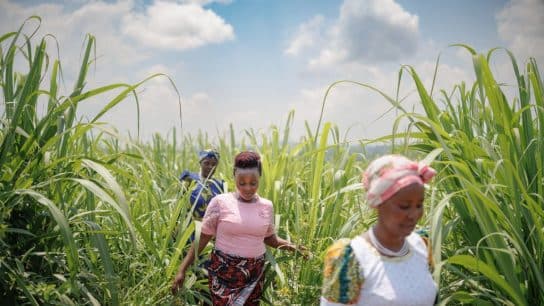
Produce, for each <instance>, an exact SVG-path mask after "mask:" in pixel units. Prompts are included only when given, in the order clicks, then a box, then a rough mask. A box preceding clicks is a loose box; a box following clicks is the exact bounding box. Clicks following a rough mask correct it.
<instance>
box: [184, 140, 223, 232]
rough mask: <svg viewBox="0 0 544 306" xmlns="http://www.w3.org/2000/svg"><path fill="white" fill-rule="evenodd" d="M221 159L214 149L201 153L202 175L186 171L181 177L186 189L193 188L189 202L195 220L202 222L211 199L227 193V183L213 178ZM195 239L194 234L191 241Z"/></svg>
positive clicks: (190, 190)
mask: <svg viewBox="0 0 544 306" xmlns="http://www.w3.org/2000/svg"><path fill="white" fill-rule="evenodd" d="M219 158H220V156H219V152H217V151H215V150H213V149H208V150H203V151H200V152H199V153H198V160H199V164H200V173H196V172H190V171H188V170H185V171H183V172H182V173H181V175H180V176H179V179H180V181H181V182H183V183H184V185H185V187H184V188H191V189H189V190H188V191H189V192H190V193H191V195H190V197H189V202H190V204H191V208H190V209H191V213H192V217H193V220H198V221H200V220H202V217H204V213H205V212H206V208H207V207H208V203H210V201H211V199H212V198H213V197H215V196H216V195H218V194H221V193H223V192H224V191H225V186H224V185H225V182H224V181H223V180H219V179H215V178H213V175H214V173H215V169H217V165H218V164H219ZM193 239H194V233H193V234H192V235H191V241H193Z"/></svg>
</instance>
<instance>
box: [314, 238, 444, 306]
mask: <svg viewBox="0 0 544 306" xmlns="http://www.w3.org/2000/svg"><path fill="white" fill-rule="evenodd" d="M406 239H407V242H408V244H409V246H410V252H409V253H408V254H407V255H405V256H402V257H386V256H382V255H380V254H379V253H378V251H377V250H376V249H375V248H374V246H372V245H371V244H370V243H369V242H368V241H367V240H366V239H364V238H363V237H362V236H357V237H356V238H354V239H352V240H351V243H350V246H351V248H352V250H353V254H354V257H355V258H356V260H357V261H358V265H359V270H360V273H361V274H362V279H363V280H364V281H363V284H362V287H361V289H360V293H359V297H358V299H357V303H355V304H342V303H336V302H333V301H329V300H327V299H326V298H324V297H321V305H322V306H332V305H368V306H381V305H384V306H385V305H387V306H394V305H399V306H401V305H402V306H410V305H414V306H416V305H433V303H434V300H435V297H436V293H437V286H436V284H435V282H434V281H433V279H432V276H431V273H430V272H429V261H428V250H427V245H426V244H425V242H424V241H423V239H422V238H421V236H419V235H418V234H416V233H412V234H410V235H409V236H408V237H407V238H406Z"/></svg>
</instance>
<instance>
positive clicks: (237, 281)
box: [208, 249, 265, 306]
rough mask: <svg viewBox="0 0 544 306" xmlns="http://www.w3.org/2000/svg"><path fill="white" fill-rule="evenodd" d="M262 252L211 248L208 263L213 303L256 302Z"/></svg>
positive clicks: (261, 276) (260, 287)
mask: <svg viewBox="0 0 544 306" xmlns="http://www.w3.org/2000/svg"><path fill="white" fill-rule="evenodd" d="M264 257H265V256H264V254H263V255H261V256H259V257H256V258H245V257H238V256H234V255H229V254H226V253H224V252H221V251H219V250H216V249H214V250H213V252H212V255H211V259H210V262H209V263H208V280H209V287H210V293H211V298H212V302H213V305H229V306H230V305H232V306H238V305H239V306H243V305H247V306H253V305H259V299H260V298H261V295H262V293H263V284H264V263H265V260H264Z"/></svg>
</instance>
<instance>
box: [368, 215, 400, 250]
mask: <svg viewBox="0 0 544 306" xmlns="http://www.w3.org/2000/svg"><path fill="white" fill-rule="evenodd" d="M370 230H371V231H372V230H373V231H374V235H375V236H376V238H377V239H378V241H379V242H380V243H381V244H382V245H383V246H384V247H386V248H388V249H389V250H391V251H394V252H396V251H399V250H400V249H401V248H402V246H403V245H404V240H405V237H404V236H398V235H394V234H392V233H390V232H389V231H388V230H387V229H386V228H385V226H383V225H381V224H380V223H379V222H378V223H377V224H376V225H375V226H374V227H371V228H370Z"/></svg>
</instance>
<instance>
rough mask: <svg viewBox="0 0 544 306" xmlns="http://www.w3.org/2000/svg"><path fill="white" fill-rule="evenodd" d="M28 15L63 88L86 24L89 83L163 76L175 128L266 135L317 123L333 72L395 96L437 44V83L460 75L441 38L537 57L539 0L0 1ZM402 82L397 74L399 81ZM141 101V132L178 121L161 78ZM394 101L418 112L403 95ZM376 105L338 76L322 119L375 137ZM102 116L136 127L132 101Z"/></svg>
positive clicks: (499, 61)
mask: <svg viewBox="0 0 544 306" xmlns="http://www.w3.org/2000/svg"><path fill="white" fill-rule="evenodd" d="M31 14H38V15H40V16H41V17H42V18H43V21H42V25H41V29H40V34H41V35H43V34H45V33H51V34H54V35H55V36H56V37H57V39H58V41H59V43H60V48H61V50H60V52H61V61H62V62H63V64H64V67H65V70H66V71H65V72H66V75H65V79H66V83H67V84H68V85H67V88H68V89H69V88H70V84H71V83H72V82H73V79H74V78H75V72H76V71H77V69H78V68H79V65H78V61H79V58H80V52H81V46H82V41H83V38H84V36H85V34H86V33H92V34H93V35H95V36H96V38H97V55H98V56H99V58H98V61H97V65H96V70H94V71H93V72H92V74H91V75H90V78H89V83H88V88H92V87H95V86H99V85H104V84H109V83H114V82H137V81H139V80H141V79H143V78H144V77H145V76H147V75H150V74H152V73H155V72H162V73H167V74H168V75H170V76H171V77H172V79H173V81H174V83H175V85H176V87H177V88H178V90H179V91H180V92H181V95H182V109H183V129H184V132H185V133H193V134H194V133H196V132H197V131H198V130H202V131H205V132H207V133H208V134H209V135H210V136H211V137H212V138H213V137H221V135H223V133H224V131H225V130H226V128H227V127H228V125H229V124H230V123H232V124H233V125H234V127H235V128H236V129H237V130H238V131H239V133H240V135H241V134H242V131H243V130H244V129H248V128H251V129H254V130H256V131H263V132H266V131H268V128H269V127H270V126H271V125H279V126H282V125H283V123H284V122H285V119H286V116H287V114H288V112H289V111H290V110H295V122H294V125H293V138H294V139H296V137H298V136H300V135H303V134H304V128H303V127H304V122H305V121H308V122H309V123H310V125H312V126H313V125H315V124H316V122H317V119H318V115H319V109H320V107H321V100H322V99H323V95H324V93H325V90H326V89H327V86H328V85H330V84H331V83H332V82H334V81H336V80H341V79H350V80H354V81H360V82H363V83H367V84H370V85H373V86H375V87H377V88H379V89H381V90H383V91H385V92H386V93H388V94H391V95H393V94H394V92H395V86H396V80H397V73H398V70H399V68H400V66H401V65H403V64H409V65H412V66H414V67H415V68H416V70H417V71H418V73H419V74H420V75H421V77H422V79H423V80H424V82H425V84H427V86H430V83H431V80H432V73H433V71H434V64H435V61H436V57H437V56H438V55H439V54H442V57H441V65H440V67H439V75H438V86H439V87H440V88H445V89H446V90H449V89H450V88H451V87H452V84H456V83H459V82H461V81H466V82H472V81H473V80H474V77H473V72H472V69H471V66H470V57H469V56H468V53H466V52H464V51H463V50H462V49H460V48H448V45H449V44H452V43H466V44H469V45H471V46H472V47H474V48H476V49H477V50H478V51H481V52H485V51H487V50H488V49H490V48H493V47H497V46H500V47H506V48H509V49H510V50H511V51H513V52H514V53H515V54H516V56H517V57H518V60H519V61H520V62H521V63H523V62H524V61H525V60H526V59H527V57H528V56H533V57H536V58H537V61H538V62H539V63H542V62H544V31H543V30H541V28H543V27H542V26H543V25H544V1H542V0H508V1H507V0H480V1H468V0H463V1H431V0H419V1H407V0H397V1H393V0H342V1H337V0H326V1H325V0H323V1H317V0H314V1H309V0H308V1H302V0H291V1H286V0H277V1H264V0H221V1H213V0H178V1H137V0H134V1H85V0H78V1H33V0H25V1H14V0H7V1H6V0H4V1H0V28H1V29H3V31H2V32H7V31H10V30H15V29H16V28H17V27H18V26H19V25H20V24H21V22H22V21H23V20H24V19H25V18H26V17H28V16H30V15H31ZM28 31H30V30H28ZM51 45H52V44H51ZM51 50H52V49H51ZM492 66H493V68H494V70H495V71H496V73H497V78H498V79H499V80H501V81H505V82H511V81H512V75H511V69H509V66H508V60H507V58H506V56H504V54H500V53H499V54H498V55H497V57H496V58H495V59H494V61H493V65H492ZM412 91H413V85H412V84H411V82H409V80H408V79H406V80H405V81H404V82H403V83H402V86H401V92H402V93H404V94H410V93H411V92H412ZM108 98H109V97H108V96H103V97H100V98H98V99H95V100H93V101H91V102H89V103H86V104H85V105H82V107H81V109H80V116H81V117H82V118H88V117H91V116H92V115H93V114H96V112H98V111H99V110H100V109H101V107H103V106H104V105H105V104H106V103H107V101H108ZM140 98H141V106H142V122H141V127H142V132H143V136H144V137H149V135H151V134H152V133H155V132H158V133H162V134H164V135H166V134H167V132H168V131H169V130H170V129H171V127H173V126H179V122H178V120H179V117H178V116H179V115H178V106H177V98H176V95H175V91H174V90H173V89H172V87H171V85H169V82H168V81H167V80H166V79H164V78H163V79H157V80H154V81H151V82H149V83H147V84H146V85H145V86H143V87H142V89H141V91H140ZM405 103H406V106H407V107H408V108H414V109H415V110H416V111H418V109H419V108H418V104H417V96H416V95H415V94H413V93H412V94H410V95H409V96H408V99H406V102H405ZM388 108H389V105H388V103H387V102H386V101H385V100H384V99H383V98H380V97H379V96H378V95H377V94H376V93H373V92H372V91H369V90H366V89H363V88H359V87H354V86H339V87H337V88H336V89H334V90H333V92H332V94H331V96H330V97H329V100H328V101H327V106H326V109H325V111H326V112H325V120H327V121H331V122H333V123H335V124H337V125H338V126H339V127H340V128H341V130H342V131H343V132H344V131H348V129H349V133H348V138H349V139H350V140H354V139H368V138H374V137H378V136H381V135H385V134H388V133H390V132H391V129H392V122H393V120H394V115H395V114H394V113H392V114H388V115H386V116H385V117H381V115H382V114H383V113H384V112H385V111H386V110H387V109H388ZM104 120H105V121H108V122H109V123H110V124H112V125H114V126H116V127H117V128H118V129H119V130H120V131H122V132H125V131H131V133H132V134H134V133H135V129H136V114H135V106H134V102H133V101H126V102H125V103H123V104H121V105H119V106H118V107H117V108H116V109H115V110H114V111H113V112H111V113H110V114H109V115H108V116H107V117H105V119H104Z"/></svg>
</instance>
